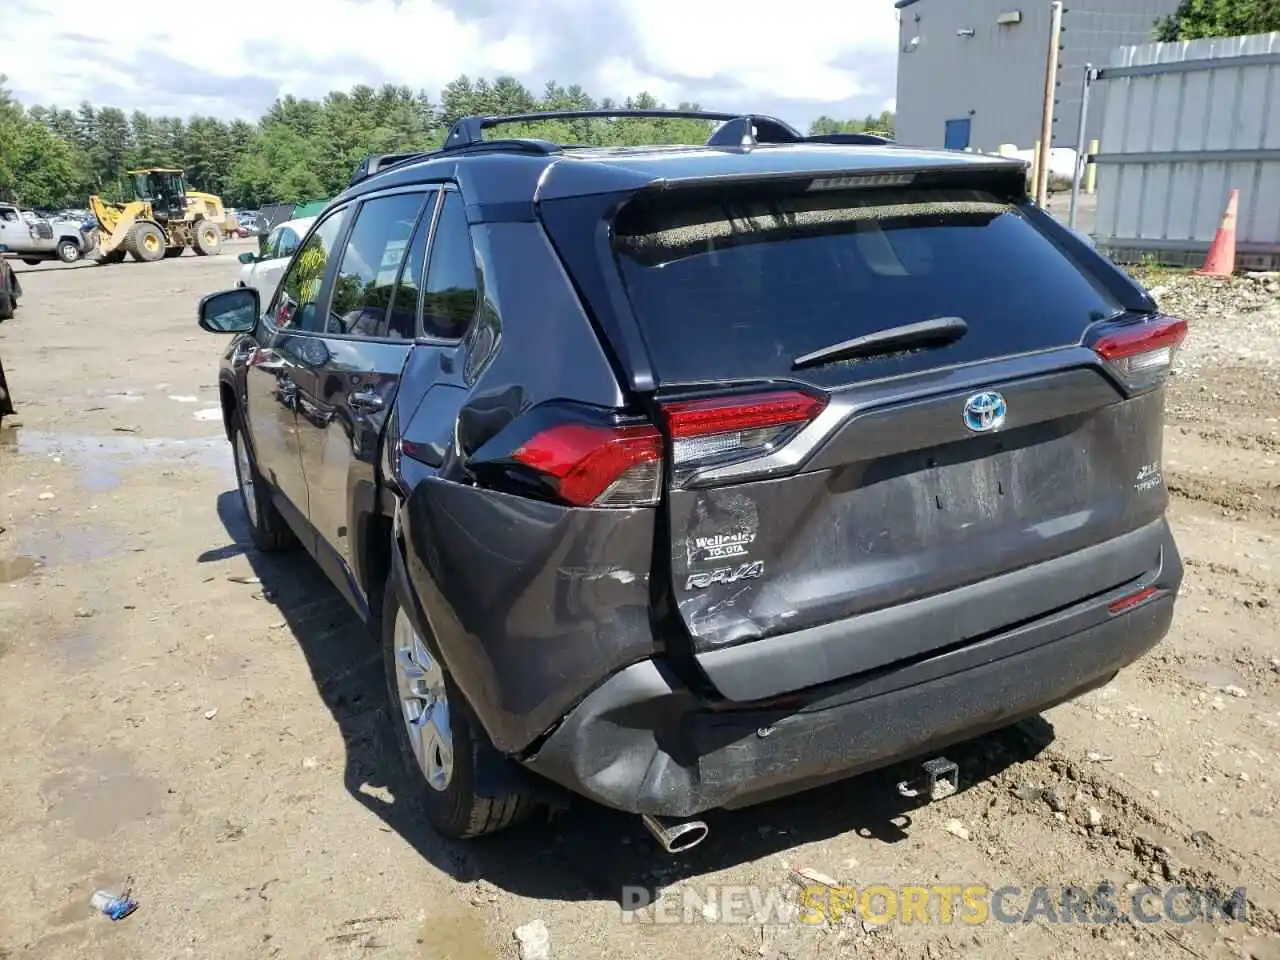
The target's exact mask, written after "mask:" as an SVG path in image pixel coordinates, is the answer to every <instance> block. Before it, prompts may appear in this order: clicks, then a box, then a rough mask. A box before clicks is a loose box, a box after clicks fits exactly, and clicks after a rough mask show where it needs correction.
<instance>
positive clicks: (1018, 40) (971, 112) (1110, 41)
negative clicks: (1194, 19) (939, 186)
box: [895, 0, 1178, 151]
mask: <svg viewBox="0 0 1280 960" xmlns="http://www.w3.org/2000/svg"><path fill="white" fill-rule="evenodd" d="M895 5H896V6H897V8H898V19H899V26H898V41H899V42H898V110H897V121H896V123H897V139H898V141H899V142H900V143H904V144H911V145H913V146H927V147H951V148H953V149H962V148H964V147H972V148H973V149H975V150H981V151H994V150H995V149H996V147H998V146H999V145H1000V144H1002V143H1012V144H1016V145H1017V146H1018V147H1019V148H1020V149H1024V150H1025V149H1028V148H1030V147H1031V146H1032V145H1033V144H1034V143H1035V141H1037V140H1039V139H1040V123H1041V116H1042V112H1043V108H1044V77H1045V65H1046V62H1047V60H1048V53H1049V27H1050V17H1051V8H1050V4H1049V0H897V3H896V4H895ZM1064 7H1065V10H1064V13H1063V16H1062V26H1063V29H1062V44H1061V48H1060V53H1059V57H1058V90H1057V105H1056V107H1055V108H1054V133H1053V145H1054V146H1055V147H1074V146H1075V145H1076V133H1077V129H1078V124H1079V122H1080V87H1081V83H1082V81H1083V79H1084V65H1085V64H1086V63H1092V64H1093V65H1094V66H1095V67H1103V66H1107V65H1108V64H1109V63H1110V61H1111V56H1112V53H1113V52H1114V51H1115V49H1116V48H1117V47H1122V46H1126V45H1129V44H1137V43H1149V42H1150V41H1151V39H1152V36H1153V31H1154V28H1155V24H1156V22H1157V21H1158V20H1160V19H1162V18H1163V17H1165V16H1168V15H1169V14H1171V13H1173V12H1174V10H1176V9H1177V7H1178V0H1068V2H1067V3H1065V4H1064ZM1101 130H1102V117H1101V109H1100V105H1099V109H1097V110H1091V111H1090V117H1089V123H1088V129H1087V136H1088V137H1089V138H1093V137H1097V136H1099V135H1100V133H1101Z"/></svg>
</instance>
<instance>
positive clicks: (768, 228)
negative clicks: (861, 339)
mask: <svg viewBox="0 0 1280 960" xmlns="http://www.w3.org/2000/svg"><path fill="white" fill-rule="evenodd" d="M614 226H615V229H614V244H615V251H616V256H617V260H618V264H619V268H620V270H621V273H622V277H623V281H624V284H625V286H626V289H627V293H628V296H629V298H630V300H631V303H632V306H633V308H634V311H635V313H636V315H637V318H638V320H639V322H640V324H641V327H642V330H643V332H644V335H645V338H646V341H647V344H648V347H649V349H650V352H651V355H652V357H653V363H654V367H655V370H656V372H657V374H658V377H659V379H660V380H661V381H662V382H663V383H667V384H670V383H674V382H697V381H705V380H731V379H745V378H770V377H780V376H793V374H792V370H791V362H792V360H793V359H794V358H795V357H798V356H801V355H803V354H805V353H808V352H810V351H813V350H817V349H820V348H822V347H825V346H829V345H831V344H833V343H838V342H841V341H844V340H848V339H851V338H853V337H858V336H863V335H865V334H868V333H873V332H875V331H877V330H883V329H886V328H889V327H895V326H900V325H902V324H907V323H916V322H919V321H923V320H929V319H933V318H937V317H952V316H958V317H961V318H963V319H964V320H965V322H966V323H967V324H968V327H969V330H968V333H967V334H966V335H965V336H964V337H963V338H961V339H960V340H959V341H957V342H956V343H954V344H951V345H949V346H946V347H942V348H936V349H933V350H928V351H919V352H916V353H910V354H898V355H895V356H889V357H879V358H868V359H862V360H857V361H842V362H840V363H837V364H833V365H831V366H830V368H827V367H824V368H821V370H818V369H815V370H806V371H801V372H799V373H797V374H794V375H795V376H800V377H804V378H810V379H817V380H820V381H823V382H829V381H831V380H833V379H836V380H853V379H868V378H874V377H882V376H889V375H893V374H897V373H908V372H914V371H917V370H923V369H928V368H931V367H937V366H945V365H951V364H956V363H967V362H973V361H978V360H984V359H990V358H994V357H998V356H1003V355H1012V354H1018V353H1026V352H1031V351H1035V350H1042V349H1047V348H1050V347H1056V346H1063V345H1068V344H1071V343H1075V342H1078V341H1079V339H1080V337H1081V334H1082V333H1083V332H1084V330H1085V328H1086V327H1087V326H1088V325H1089V324H1090V323H1092V322H1094V321H1096V320H1099V319H1102V318H1104V317H1108V316H1112V315H1114V314H1116V313H1117V312H1119V311H1120V309H1121V307H1120V304H1119V303H1118V302H1117V301H1116V300H1115V299H1114V297H1113V296H1111V295H1110V294H1109V293H1108V292H1107V291H1106V290H1105V288H1104V287H1103V286H1102V285H1101V283H1100V282H1099V281H1098V279H1097V278H1095V277H1094V276H1092V275H1091V274H1090V273H1088V272H1087V271H1086V270H1085V269H1083V268H1082V267H1081V266H1080V265H1078V264H1077V263H1076V262H1075V261H1074V260H1072V259H1071V257H1070V256H1069V255H1068V254H1067V253H1066V252H1064V250H1063V249H1061V248H1059V247H1058V246H1057V245H1056V244H1055V243H1054V242H1053V240H1052V239H1050V237H1049V236H1048V235H1046V234H1045V233H1044V232H1042V231H1041V229H1040V228H1039V227H1037V226H1036V225H1035V224H1034V223H1033V222H1032V221H1031V220H1029V219H1028V218H1027V217H1026V216H1025V215H1024V214H1023V213H1022V212H1021V210H1020V209H1019V208H1018V207H1017V206H1016V205H1014V204H1011V203H1009V202H1007V201H1003V200H1001V199H999V198H997V197H996V196H994V195H992V194H988V193H985V192H982V191H977V190H959V189H946V188H916V189H911V188H905V189H904V188H896V189H883V188H881V189H862V190H847V189H846V190H836V191H818V192H809V193H804V194H792V195H778V194H776V193H773V194H766V193H763V192H761V193H760V194H758V195H752V194H745V195H744V194H741V193H736V194H735V195H733V196H732V197H720V198H708V197H705V196H704V197H702V198H700V199H698V200H696V201H693V202H690V201H683V200H681V199H679V196H678V195H675V198H674V199H673V198H672V195H668V196H666V197H663V198H660V199H658V200H655V201H648V200H646V201H635V202H633V203H632V204H630V205H629V206H627V207H625V208H624V209H623V210H622V211H621V212H620V214H619V216H618V218H617V220H616V221H615V225H614Z"/></svg>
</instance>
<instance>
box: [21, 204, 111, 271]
mask: <svg viewBox="0 0 1280 960" xmlns="http://www.w3.org/2000/svg"><path fill="white" fill-rule="evenodd" d="M0 244H4V245H5V246H7V247H8V248H9V253H10V254H11V255H13V256H14V257H16V258H17V259H19V260H21V261H22V262H23V263H26V264H29V265H31V266H34V265H35V264H37V263H40V262H42V261H44V260H61V261H62V262H63V263H75V262H76V261H77V260H79V259H80V258H81V257H84V256H86V255H88V254H89V253H92V252H93V250H94V248H95V247H97V245H98V231H97V229H96V228H95V227H93V226H89V225H86V224H80V223H75V222H73V221H70V220H55V221H52V222H50V221H48V220H40V219H33V220H29V219H27V218H26V217H24V216H23V212H22V210H21V209H20V208H18V207H17V206H15V205H13V204H11V203H0Z"/></svg>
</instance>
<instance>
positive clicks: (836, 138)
mask: <svg viewBox="0 0 1280 960" xmlns="http://www.w3.org/2000/svg"><path fill="white" fill-rule="evenodd" d="M804 142H805V143H846V144H866V145H875V144H880V145H884V144H889V143H893V138H892V137H886V136H884V135H883V134H879V133H819V134H815V135H813V136H808V137H805V138H804Z"/></svg>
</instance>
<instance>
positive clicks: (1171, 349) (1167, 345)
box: [1093, 317, 1187, 387]
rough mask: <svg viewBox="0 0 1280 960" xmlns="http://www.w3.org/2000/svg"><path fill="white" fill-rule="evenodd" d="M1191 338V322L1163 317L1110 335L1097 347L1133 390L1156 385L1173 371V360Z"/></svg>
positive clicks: (1100, 341) (1098, 352)
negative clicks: (1184, 343)
mask: <svg viewBox="0 0 1280 960" xmlns="http://www.w3.org/2000/svg"><path fill="white" fill-rule="evenodd" d="M1186 336H1187V322H1186V321H1185V320H1175V319H1173V318H1172V317H1160V318H1159V319H1156V320H1152V321H1149V322H1147V323H1140V324H1136V325H1134V326H1132V327H1127V328H1124V329H1121V330H1116V331H1114V332H1112V333H1108V334H1106V335H1105V336H1103V337H1102V338H1101V339H1099V340H1098V342H1097V343H1095V344H1094V345H1093V350H1094V352H1095V353H1096V354H1098V356H1100V357H1102V359H1103V360H1106V361H1107V363H1108V364H1109V365H1110V366H1111V368H1112V369H1113V370H1115V371H1116V373H1117V374H1119V375H1120V377H1121V379H1123V380H1124V381H1125V383H1127V384H1129V386H1131V387H1142V386H1152V385H1154V384H1156V383H1158V382H1159V381H1160V380H1162V379H1163V378H1164V377H1165V376H1167V375H1168V373H1169V371H1170V370H1172V369H1173V358H1174V356H1175V354H1176V353H1177V351H1178V347H1179V346H1180V345H1181V344H1182V341H1183V340H1185V339H1186Z"/></svg>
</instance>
